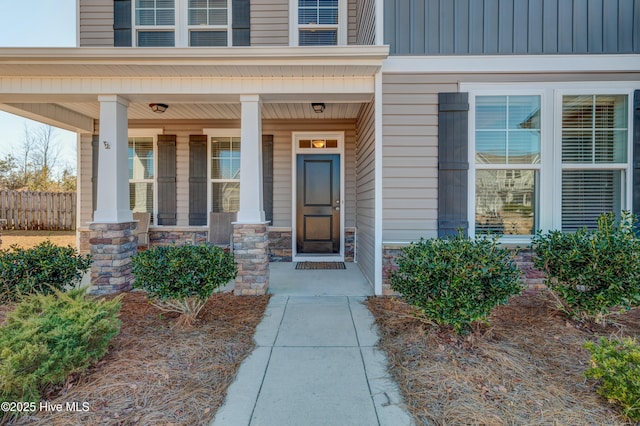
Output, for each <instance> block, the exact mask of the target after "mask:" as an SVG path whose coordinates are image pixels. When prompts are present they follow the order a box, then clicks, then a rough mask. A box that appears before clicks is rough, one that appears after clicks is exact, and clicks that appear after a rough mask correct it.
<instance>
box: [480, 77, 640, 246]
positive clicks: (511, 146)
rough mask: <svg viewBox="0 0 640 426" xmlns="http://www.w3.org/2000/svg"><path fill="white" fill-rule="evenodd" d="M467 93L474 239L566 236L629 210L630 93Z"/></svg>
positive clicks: (559, 88) (542, 89)
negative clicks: (549, 233) (558, 233)
mask: <svg viewBox="0 0 640 426" xmlns="http://www.w3.org/2000/svg"><path fill="white" fill-rule="evenodd" d="M536 86H539V88H536ZM569 86H570V85H569ZM469 92H470V95H471V96H470V98H469V99H470V107H471V108H470V114H469V123H470V129H469V138H470V153H471V154H470V163H471V169H470V173H469V175H470V182H469V188H470V191H469V193H470V197H469V205H470V208H469V222H470V230H471V231H472V232H473V233H475V234H476V235H481V234H487V233H493V234H502V235H504V236H505V237H506V239H507V240H508V239H510V238H513V239H514V240H517V239H518V238H525V239H526V238H528V237H530V236H531V235H533V234H534V233H535V232H536V231H537V230H539V229H543V230H548V229H561V230H563V231H567V232H571V231H575V230H577V229H579V228H582V227H587V228H594V227H595V226H596V221H597V218H598V216H599V215H600V214H602V213H604V212H613V213H614V214H616V215H619V214H620V212H621V211H622V210H625V209H629V208H630V205H631V195H632V194H630V187H631V185H630V179H631V176H630V171H631V163H630V155H629V151H630V146H631V134H630V133H631V132H630V129H629V123H630V116H629V114H630V109H631V108H630V106H629V102H630V101H631V93H630V92H626V93H621V91H619V89H618V90H616V89H615V88H612V89H611V90H606V89H602V88H597V89H595V88H594V89H592V91H591V92H590V91H589V90H586V89H584V88H582V89H577V88H571V89H565V88H562V86H561V85H558V86H557V87H544V85H542V84H540V85H536V84H533V85H530V86H529V87H527V88H522V89H521V90H518V89H516V88H511V89H504V88H503V87H495V88H494V90H489V89H487V88H485V87H483V88H482V89H480V90H469Z"/></svg>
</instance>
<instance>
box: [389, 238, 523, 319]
mask: <svg viewBox="0 0 640 426" xmlns="http://www.w3.org/2000/svg"><path fill="white" fill-rule="evenodd" d="M397 264H398V269H397V270H395V271H392V272H391V287H392V288H393V289H394V290H395V291H398V292H400V293H401V294H402V295H403V297H404V299H405V300H406V301H407V302H408V303H410V304H412V305H414V306H416V307H417V308H418V309H420V310H421V311H422V313H423V314H424V315H425V316H427V317H428V318H430V319H432V320H434V321H436V322H437V323H438V324H442V325H450V326H453V328H454V329H455V331H456V332H466V331H468V330H469V328H470V326H471V324H472V323H473V322H474V321H484V320H486V318H487V317H488V316H489V315H490V313H491V310H492V309H493V308H494V307H496V306H497V305H499V304H504V303H506V302H507V300H508V299H509V297H511V296H513V295H515V294H518V293H520V292H521V291H522V285H521V284H520V283H519V281H518V279H519V277H520V269H518V267H517V266H516V265H515V264H514V263H513V260H512V253H511V252H510V251H509V250H507V249H504V248H500V247H498V239H497V237H494V238H477V239H474V240H472V239H468V238H466V237H465V236H464V235H462V233H459V234H458V235H456V236H454V237H452V238H448V239H429V240H424V239H421V240H420V241H419V242H417V243H413V244H411V245H410V246H407V247H404V248H403V249H402V251H401V253H400V256H399V257H398V258H397Z"/></svg>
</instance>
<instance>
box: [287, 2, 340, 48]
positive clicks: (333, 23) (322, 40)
mask: <svg viewBox="0 0 640 426" xmlns="http://www.w3.org/2000/svg"><path fill="white" fill-rule="evenodd" d="M291 2H292V4H291V5H292V8H291V10H292V14H291V15H292V18H293V22H292V29H291V33H290V38H291V44H292V45H294V46H295V45H298V46H332V45H339V44H346V31H345V29H344V28H343V26H344V21H346V19H345V18H344V16H346V0H291Z"/></svg>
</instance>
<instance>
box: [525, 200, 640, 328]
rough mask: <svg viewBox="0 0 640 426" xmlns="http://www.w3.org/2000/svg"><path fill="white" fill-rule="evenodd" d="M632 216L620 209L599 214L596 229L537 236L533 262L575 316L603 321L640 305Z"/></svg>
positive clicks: (638, 242)
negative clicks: (612, 313)
mask: <svg viewBox="0 0 640 426" xmlns="http://www.w3.org/2000/svg"><path fill="white" fill-rule="evenodd" d="M635 221H636V219H635V217H634V216H633V215H632V214H631V213H629V212H622V215H621V218H620V220H619V221H616V220H615V217H614V215H613V214H612V213H607V214H603V215H601V216H600V217H599V218H598V227H597V229H596V230H593V231H590V230H588V229H586V228H582V229H579V230H577V231H576V232H574V233H565V232H561V231H550V232H547V233H541V232H539V233H538V234H536V235H535V237H534V238H533V247H534V251H535V255H536V256H535V264H536V266H537V267H538V268H540V269H542V270H543V271H544V272H545V273H546V285H547V287H549V288H550V289H551V290H552V291H553V292H554V293H555V294H557V296H558V297H559V299H560V301H561V304H560V306H559V307H560V308H561V309H562V310H564V311H565V312H566V313H567V314H568V315H570V316H571V317H574V318H576V319H579V320H581V319H590V320H594V321H596V322H603V321H604V320H605V319H606V316H607V315H608V314H609V313H610V310H611V309H612V308H614V307H620V308H621V309H622V310H628V309H630V308H631V307H634V306H638V305H640V238H638V236H637V235H636V234H635V232H634V224H635Z"/></svg>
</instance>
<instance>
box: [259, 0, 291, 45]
mask: <svg viewBox="0 0 640 426" xmlns="http://www.w3.org/2000/svg"><path fill="white" fill-rule="evenodd" d="M288 45H289V0H251V46H288Z"/></svg>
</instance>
